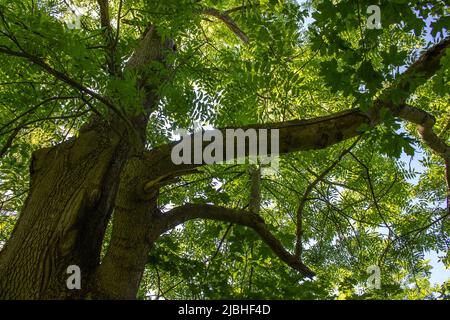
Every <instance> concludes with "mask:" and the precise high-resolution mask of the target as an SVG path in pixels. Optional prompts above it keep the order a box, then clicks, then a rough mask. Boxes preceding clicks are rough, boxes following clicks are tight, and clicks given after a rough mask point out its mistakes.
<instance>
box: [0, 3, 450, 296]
mask: <svg viewBox="0 0 450 320" xmlns="http://www.w3.org/2000/svg"><path fill="white" fill-rule="evenodd" d="M70 3H71V7H68V6H67V5H66V4H65V1H64V2H63V1H52V0H40V1H22V0H13V1H11V0H0V14H1V16H0V18H2V20H1V21H0V49H1V48H3V49H5V48H7V49H10V50H14V51H20V50H24V51H25V52H27V53H29V54H30V55H33V56H36V57H39V58H40V59H41V60H42V61H44V62H45V63H47V64H48V65H49V66H50V67H52V68H54V69H55V70H58V71H60V72H62V73H65V74H67V75H70V77H71V78H72V79H74V80H75V81H78V82H80V83H82V84H83V85H84V86H85V87H87V88H89V89H91V90H93V91H94V92H99V93H101V94H103V95H105V96H108V97H110V98H111V100H112V101H113V102H114V103H116V104H117V105H119V106H120V108H121V110H122V111H123V112H124V113H127V114H129V115H139V114H141V113H142V111H143V108H142V101H143V99H144V93H143V92H141V91H139V90H137V89H136V83H137V82H138V81H139V79H138V78H137V76H136V75H135V74H134V73H132V72H128V73H127V72H126V73H125V74H124V75H123V76H111V75H109V74H108V72H107V68H106V67H105V61H106V59H107V58H106V57H105V48H104V30H102V28H101V27H100V23H99V19H98V14H96V12H97V11H98V8H97V5H96V1H85V0H77V1H71V2H70ZM110 3H111V5H110V16H111V17H117V16H118V15H119V1H110ZM251 3H254V2H253V1H240V0H239V1H238V0H229V1H225V0H205V1H194V0H182V1H180V0H155V1H141V0H127V1H123V2H122V5H123V7H122V9H121V19H122V20H121V23H120V30H117V26H116V25H114V24H115V23H117V19H116V18H114V19H115V20H113V21H114V22H115V23H114V24H113V26H112V29H113V32H114V33H115V32H119V33H118V36H117V48H116V55H117V57H118V58H117V59H118V64H119V67H120V68H123V66H124V64H125V63H126V61H127V59H129V57H130V55H131V53H132V52H133V48H135V46H136V44H137V43H138V41H139V37H140V35H141V33H142V31H143V30H144V29H145V28H146V27H147V26H148V24H149V23H152V24H154V25H156V26H157V31H158V33H159V35H161V36H162V37H163V38H164V39H173V40H174V42H175V43H176V44H177V50H176V52H175V53H174V54H173V55H169V57H168V58H167V61H165V62H166V63H167V64H168V65H170V66H171V67H170V68H167V67H166V65H164V64H162V63H156V64H153V65H151V66H149V67H148V70H147V76H148V77H149V78H150V82H151V83H152V84H153V85H155V87H156V89H155V91H156V92H157V93H158V94H159V96H160V97H161V100H160V103H159V105H158V108H157V110H155V111H154V112H153V113H152V115H151V116H150V123H149V125H148V128H147V140H148V141H147V142H148V147H154V146H157V145H160V144H163V143H166V142H168V141H170V140H171V139H172V138H173V137H172V134H173V132H174V131H175V130H177V129H180V128H184V129H186V128H187V129H191V130H193V129H194V122H195V121H197V122H200V123H201V124H202V125H210V126H214V127H226V126H239V125H246V124H250V123H265V122H271V121H286V120H292V119H306V118H312V117H317V116H321V115H326V114H330V113H333V112H338V111H342V110H346V109H349V108H351V107H360V108H362V109H363V110H367V107H368V106H369V105H370V104H371V102H372V101H373V99H375V98H376V97H377V96H378V95H379V94H380V92H381V90H382V89H383V88H385V87H387V86H389V85H391V84H392V83H394V81H395V80H396V79H397V78H398V76H399V75H400V73H401V71H403V70H404V67H405V66H406V65H408V64H409V63H410V62H412V61H414V60H415V58H416V57H417V56H418V53H419V52H418V51H420V50H422V49H425V48H426V47H427V46H429V45H430V44H429V43H428V40H429V39H427V38H426V37H425V35H426V33H427V28H426V23H425V20H426V19H427V18H428V17H431V16H433V17H434V18H435V19H434V21H433V22H432V23H431V35H432V36H433V37H439V35H440V36H442V33H443V32H444V29H445V28H448V26H449V25H450V22H449V11H448V10H449V9H448V5H446V4H445V3H444V1H428V3H430V4H429V5H423V4H422V3H423V1H402V0H396V1H372V0H370V1H369V0H367V1H366V0H359V1H339V0H335V1H331V0H323V1H322V0H320V1H319V0H312V1H306V2H304V3H302V4H301V5H299V4H298V3H297V2H296V1H291V0H286V1H281V0H265V1H259V5H254V6H251V5H249V4H251ZM242 4H247V7H245V8H241V10H236V11H234V12H231V13H229V14H230V16H231V17H232V19H233V21H234V22H235V23H236V25H237V26H239V28H240V29H241V30H242V32H244V33H245V34H246V35H247V36H248V37H249V39H250V42H249V44H248V45H246V44H244V43H243V42H242V41H241V40H240V39H239V38H238V37H237V36H236V35H235V34H234V33H233V32H232V31H230V29H229V28H228V27H227V26H226V25H225V24H224V23H222V22H220V21H219V20H217V19H215V18H213V17H209V16H204V15H202V14H199V11H200V10H201V9H203V8H205V7H211V8H216V9H218V10H222V11H226V10H229V9H232V8H236V7H239V6H241V5H242ZM372 4H378V5H379V6H380V9H381V13H382V29H374V30H370V29H367V28H366V24H365V21H366V20H365V19H366V8H367V6H369V5H372ZM74 8H75V9H77V10H81V9H82V10H83V12H84V14H83V15H82V17H81V28H80V29H70V28H68V27H67V25H66V24H65V21H66V19H68V18H69V17H70V16H71V12H72V10H73V9H74ZM310 15H311V18H312V19H313V21H312V22H311V23H310V24H306V21H309V20H310V19H309V17H310ZM12 35H13V37H12ZM418 49H420V50H418ZM0 57H1V66H0V146H1V148H3V146H7V145H8V140H9V138H10V137H11V136H12V135H15V136H13V138H14V139H13V141H12V144H11V145H10V146H9V147H8V148H6V149H5V153H4V154H2V155H1V162H0V190H1V192H0V194H1V196H0V246H2V245H3V244H4V243H5V242H6V240H7V239H8V237H9V236H10V234H11V232H12V229H13V225H14V223H15V221H16V219H17V215H18V212H19V210H20V207H21V206H22V205H23V202H24V199H25V197H26V194H27V189H28V183H29V170H28V169H29V165H30V159H31V155H32V152H33V151H35V150H37V149H39V148H42V147H48V146H51V145H55V144H57V143H60V142H63V141H66V140H68V139H70V137H72V136H76V135H77V134H78V132H79V129H80V128H81V126H82V125H83V124H85V123H86V122H87V120H88V119H89V117H90V116H91V115H92V114H94V113H96V114H99V115H100V116H105V115H107V113H108V112H109V111H108V110H107V108H106V107H105V106H104V104H102V103H100V102H99V101H97V100H95V99H91V98H89V97H88V96H86V95H84V94H81V93H80V91H79V90H77V89H74V88H73V87H72V86H69V85H67V84H65V83H63V82H61V81H59V80H56V79H55V78H54V77H52V76H51V75H49V74H48V72H46V71H45V70H43V69H42V68H41V67H40V66H39V65H37V64H36V63H33V62H30V61H28V60H26V59H23V58H21V57H17V56H11V55H5V54H3V53H1V52H0ZM442 65H443V68H442V70H441V71H440V72H439V73H438V74H437V75H436V76H435V77H434V78H433V79H432V81H429V82H428V83H426V84H425V85H423V86H421V87H419V88H418V89H417V90H416V92H414V94H413V95H412V96H411V97H410V98H409V99H408V103H410V104H411V105H413V106H417V107H420V108H422V109H423V110H425V111H427V112H429V113H431V114H433V115H434V116H435V117H436V119H437V122H436V126H435V131H436V132H437V133H439V136H440V137H441V138H442V139H443V140H444V141H448V140H449V139H450V132H449V130H448V129H449V120H448V119H449V112H450V111H449V109H450V108H449V101H450V100H449V98H450V96H449V92H450V87H449V86H450V82H449V81H450V80H449V79H450V77H449V72H450V55H449V54H447V56H446V58H444V59H443V61H442ZM389 98H391V99H392V101H393V102H394V103H395V102H398V101H400V100H401V99H403V98H405V93H404V92H401V91H400V90H392V91H391V92H390V97H389ZM382 119H383V125H381V126H379V127H377V128H376V129H371V128H370V127H369V126H363V127H361V128H360V130H361V131H362V132H364V134H363V138H362V140H361V141H360V142H359V143H358V145H357V146H356V147H355V148H354V149H353V150H352V154H351V155H350V154H347V155H345V156H344V157H343V159H342V160H341V161H340V163H339V165H337V166H336V167H335V168H334V169H333V170H332V171H331V172H330V173H329V174H328V175H327V176H326V177H325V178H324V179H323V180H322V181H320V182H319V183H318V184H317V185H316V187H315V188H314V189H313V190H312V192H311V194H310V195H309V196H308V201H307V204H306V207H305V211H304V214H303V215H304V217H303V219H304V222H303V225H304V230H303V244H304V251H303V261H304V262H305V263H306V264H307V265H308V266H310V267H311V268H312V269H314V271H315V272H317V277H316V279H314V280H313V281H310V280H305V279H302V278H301V277H300V276H299V274H298V273H297V272H296V271H294V270H291V269H289V267H287V266H286V265H285V264H284V263H283V262H281V261H280V260H279V259H278V258H277V257H276V256H275V255H274V254H273V253H272V252H271V251H270V249H269V248H268V247H267V246H266V245H265V244H263V243H262V242H261V241H260V240H259V238H258V236H257V235H256V234H255V233H254V232H253V231H251V230H249V229H247V228H244V227H242V226H237V225H226V224H223V223H219V222H211V221H190V222H188V223H186V224H185V225H183V227H178V228H176V229H174V230H172V231H170V232H168V233H167V234H165V235H163V236H162V237H161V239H160V240H159V241H158V242H157V244H156V247H155V248H154V250H152V251H151V253H150V255H149V259H148V266H147V268H146V271H145V274H144V277H143V280H142V285H141V288H140V292H139V298H142V299H148V298H155V296H157V297H159V298H161V297H162V298H167V299H177V298H184V299H190V298H207V299H220V298H230V299H233V298H251V299H263V298H272V299H425V298H426V299H431V298H445V299H448V298H449V295H450V293H449V290H450V289H449V282H448V281H447V282H446V283H444V284H443V285H442V286H439V285H432V284H431V283H430V281H429V279H430V265H429V263H428V262H427V261H426V260H425V254H426V253H428V252H431V251H437V252H440V253H442V252H444V254H445V256H444V257H443V263H444V264H445V265H446V266H448V265H449V263H450V256H449V253H448V243H449V230H450V225H449V220H448V219H442V217H443V216H444V215H445V214H446V213H445V208H444V205H443V202H444V201H445V197H446V189H445V188H446V187H445V183H444V181H445V179H444V172H443V169H442V168H443V163H442V160H440V158H437V157H436V156H435V155H433V154H431V153H430V152H429V151H427V150H426V149H423V148H421V147H420V144H419V143H418V141H419V137H418V135H417V133H416V130H415V127H414V126H412V125H409V124H404V125H400V124H399V123H398V122H397V120H396V119H394V118H393V117H392V115H391V114H390V113H388V112H384V111H383V112H382ZM16 129H17V130H18V131H17V132H16ZM351 142H353V141H349V142H343V143H341V144H339V145H336V146H333V147H331V148H328V149H326V150H319V151H310V152H303V153H295V154H290V155H286V156H283V157H282V159H281V165H280V170H279V172H276V173H274V174H270V175H267V176H264V177H263V180H262V184H261V189H262V208H261V211H262V212H261V215H262V216H263V217H264V219H265V220H266V223H267V224H268V226H269V228H270V230H271V231H272V232H273V233H274V235H275V236H276V237H277V238H279V239H280V241H281V242H282V243H283V245H284V246H285V247H286V248H287V249H288V250H290V251H291V252H292V251H293V250H294V243H295V232H296V216H295V215H296V211H297V208H298V205H299V200H300V199H301V197H302V195H303V194H304V192H305V190H306V189H307V187H308V185H309V184H310V183H311V182H312V181H314V179H316V178H317V176H318V175H320V174H321V172H323V171H324V170H325V169H326V168H327V167H328V166H329V165H331V163H332V162H333V161H334V160H335V159H336V158H338V157H339V154H340V153H341V152H342V150H344V148H346V147H349V146H350V144H351ZM1 148H0V150H1ZM408 156H415V159H416V160H417V159H421V161H422V166H423V170H419V171H420V172H416V171H414V168H410V166H409V165H408V164H407V163H405V159H408ZM249 188H250V182H249V166H247V165H214V166H208V167H205V168H202V169H201V170H200V171H199V173H197V174H193V175H190V176H187V177H183V178H182V179H181V180H180V181H179V182H177V183H174V184H172V185H169V186H166V187H164V188H163V189H162V190H161V194H160V196H159V199H158V201H159V206H160V208H161V210H163V211H165V210H168V209H170V208H171V207H173V206H177V205H182V204H184V203H187V202H190V203H212V204H215V205H222V206H226V207H230V208H239V209H242V208H246V207H247V206H248V204H249V199H248V198H249ZM110 228H111V226H109V229H108V234H109V233H110ZM107 245H108V237H107V239H106V241H105V243H104V247H106V246H107ZM370 265H380V266H381V271H382V273H381V274H382V280H381V282H382V289H379V290H377V289H368V288H367V286H366V280H367V278H368V274H367V272H366V269H367V267H368V266H370Z"/></svg>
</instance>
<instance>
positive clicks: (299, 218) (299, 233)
mask: <svg viewBox="0 0 450 320" xmlns="http://www.w3.org/2000/svg"><path fill="white" fill-rule="evenodd" d="M359 140H360V137H359V138H358V139H357V140H356V141H355V142H353V144H352V145H351V146H350V147H348V148H347V149H345V150H344V151H342V152H341V153H340V154H339V156H338V157H337V159H336V160H335V161H333V163H332V164H331V165H330V166H329V167H327V168H326V169H325V170H324V171H323V172H322V173H321V174H320V175H318V176H317V177H316V179H314V181H313V182H312V183H310V184H309V185H308V187H307V188H306V190H305V193H304V194H303V196H302V198H301V200H300V204H299V206H298V210H297V234H296V236H297V240H296V244H295V256H296V257H297V258H300V257H301V254H302V236H303V211H304V209H305V206H306V203H307V202H308V200H309V195H310V194H311V192H312V191H313V190H314V188H315V187H316V186H317V184H318V183H319V182H320V181H322V180H323V179H324V178H325V177H326V176H327V175H328V174H329V173H330V172H331V171H332V170H333V169H334V168H335V167H336V166H337V165H338V164H339V162H341V160H342V158H344V156H345V155H347V154H348V153H349V152H350V151H351V150H352V149H353V148H354V147H355V146H356V144H357V143H358V142H359Z"/></svg>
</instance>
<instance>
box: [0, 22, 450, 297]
mask: <svg viewBox="0 0 450 320" xmlns="http://www.w3.org/2000/svg"><path fill="white" fill-rule="evenodd" d="M154 30H155V28H154V27H152V26H149V28H148V30H147V31H146V33H145V34H144V36H143V38H142V39H141V43H140V45H139V46H138V48H137V49H136V51H135V53H134V55H133V56H132V58H131V59H130V60H129V61H130V62H129V65H128V68H129V69H133V70H139V69H140V68H141V67H142V66H145V65H147V64H148V63H149V62H150V61H151V60H162V59H163V57H164V55H162V50H163V48H165V47H167V45H168V44H167V43H162V42H161V41H160V39H159V38H158V37H157V35H156V33H155V32H154ZM449 43H450V40H449V39H447V40H445V41H444V42H443V43H441V44H439V45H438V46H436V47H434V48H433V49H432V50H430V51H428V52H427V53H426V54H425V55H424V56H423V57H422V58H421V59H419V60H418V62H416V63H415V64H413V65H412V66H411V68H409V69H408V71H407V72H406V73H405V75H404V76H403V77H402V78H401V79H400V81H399V83H398V84H397V85H396V86H395V87H394V88H395V89H401V90H403V91H405V92H406V93H411V92H412V91H413V90H414V89H415V87H416V86H417V85H420V84H421V83H423V82H425V81H426V80H427V79H428V78H429V77H431V76H432V75H433V74H434V73H435V72H436V70H437V69H438V68H439V61H440V58H441V57H442V56H443V54H444V51H445V49H446V48H447V47H448V46H449ZM0 53H3V54H9V55H13V56H16V57H20V58H24V59H28V60H29V61H32V62H34V63H35V64H36V65H38V66H40V67H41V68H42V69H43V70H44V71H46V72H47V73H49V74H50V75H52V76H53V77H55V78H57V79H59V80H61V81H62V82H64V83H65V84H67V85H69V86H71V87H73V88H75V89H77V90H79V91H80V92H82V93H84V94H87V95H89V96H91V97H93V98H95V99H97V100H98V101H100V102H102V103H103V104H105V105H106V106H107V107H109V108H110V109H111V110H113V111H115V113H116V114H117V119H119V118H120V119H121V120H120V121H119V120H117V119H116V122H113V124H109V125H107V124H106V123H103V122H101V121H99V122H95V123H94V125H92V126H89V128H86V129H85V130H83V131H82V132H81V133H80V135H79V137H78V138H76V139H72V140H70V141H67V142H65V143H62V144H60V145H58V146H55V147H52V148H47V149H42V150H39V151H37V152H35V153H34V155H33V161H32V164H31V168H30V171H31V186H30V192H29V195H28V198H27V201H26V203H25V205H24V208H23V210H22V212H21V214H20V217H19V221H18V222H17V224H16V226H15V229H14V231H13V234H12V236H11V238H10V240H9V241H8V243H7V245H6V246H5V248H3V250H2V251H1V252H0V298H3V299H6V298H9V299H11V298H14V299H36V298H41V299H42V298H60V299H61V298H94V299H95V298H126V299H132V298H135V296H136V293H137V290H138V286H139V282H140V279H141V277H142V273H143V271H144V268H145V263H146V260H147V255H148V251H149V250H150V249H151V247H152V244H153V243H154V242H155V241H156V240H157V238H158V236H159V235H160V234H161V233H163V232H164V231H166V230H168V229H170V228H172V227H174V226H175V225H177V224H179V223H183V222H184V221H187V220H189V219H195V218H202V219H214V220H220V221H226V222H232V223H238V224H241V225H244V226H247V227H250V228H252V229H254V230H255V231H256V232H257V233H258V234H259V235H260V237H261V238H262V239H263V240H264V241H265V242H266V243H267V244H268V245H269V247H270V248H271V249H272V250H273V251H274V252H275V253H276V254H277V255H278V256H279V257H280V259H282V260H283V261H285V262H286V263H287V264H288V265H290V266H291V267H293V268H295V269H297V270H299V271H300V272H303V273H304V274H309V275H310V276H311V275H312V272H311V271H310V270H309V269H308V268H307V267H305V266H304V265H303V264H302V263H301V262H300V261H299V260H298V259H297V258H296V257H295V256H294V255H292V254H290V253H289V252H287V251H286V250H285V249H284V248H283V247H282V245H281V243H280V242H279V241H278V240H277V239H276V238H274V237H273V235H272V234H271V233H270V232H269V230H268V228H267V227H266V226H265V224H264V221H263V220H261V218H260V217H259V216H258V215H255V214H248V213H243V212H240V211H235V210H231V209H228V208H220V207H215V206H208V205H204V206H190V205H186V206H183V207H179V208H175V209H173V210H172V211H171V212H170V213H166V215H165V216H163V215H161V214H160V213H159V212H158V210H157V207H156V198H157V196H158V189H159V188H160V186H161V185H163V184H164V183H169V182H170V181H171V179H172V178H174V177H176V176H179V175H182V174H186V173H189V172H192V170H193V169H195V168H196V167H198V166H199V165H180V166H175V165H173V164H172V163H171V161H170V150H171V148H172V146H173V145H165V146H161V147H160V148H157V149H154V150H152V151H149V152H144V151H143V143H144V141H143V139H136V138H135V133H136V132H134V131H133V130H131V131H130V127H129V125H130V124H131V126H132V127H133V128H134V129H135V131H137V132H138V135H139V136H140V137H141V138H142V137H144V131H143V130H144V128H145V125H146V115H145V114H144V115H142V116H140V117H138V118H135V119H131V118H130V119H125V120H124V119H122V117H123V116H124V115H123V114H122V113H121V111H120V110H119V109H117V107H116V106H115V105H113V104H112V103H111V101H110V100H109V99H108V98H105V97H103V96H101V95H99V94H97V93H95V92H92V91H91V90H89V89H87V88H86V87H84V86H83V85H82V84H81V83H78V82H76V81H74V80H72V79H71V78H70V77H68V76H67V75H66V74H63V73H62V72H60V71H58V70H56V69H54V68H53V67H51V66H49V65H48V64H47V63H45V61H44V60H42V59H39V58H37V57H35V56H32V55H30V54H29V53H27V52H16V51H12V50H9V49H5V48H0ZM419 74H420V77H419ZM412 83H413V84H414V85H412ZM140 85H141V86H142V87H144V88H146V89H147V93H148V94H147V99H146V101H145V102H144V104H145V110H146V111H147V112H149V111H150V110H151V107H152V106H154V104H155V101H157V98H156V97H155V95H154V93H153V87H152V85H151V84H148V83H147V81H146V79H145V78H144V77H142V79H141V84H140ZM388 93H389V90H387V91H386V94H385V95H382V97H381V98H380V99H379V100H377V101H375V102H374V106H373V108H372V109H370V110H369V112H363V111H362V110H360V109H353V110H348V111H344V112H341V113H338V114H334V115H329V116H326V117H320V118H316V119H311V120H294V121H289V122H283V123H275V124H265V125H255V126H251V127H254V128H269V129H270V128H278V129H279V130H280V151H281V153H288V152H293V151H301V150H311V149H320V148H325V147H327V146H330V145H333V144H336V143H338V142H340V141H343V140H346V139H349V138H352V137H355V136H357V135H359V134H360V133H361V132H360V131H359V130H358V128H359V127H360V125H361V124H363V123H367V124H370V125H373V126H374V125H377V124H379V123H380V119H379V108H380V107H382V106H384V107H388V108H389V109H390V110H391V111H392V112H393V114H394V115H396V116H399V117H402V118H403V119H406V120H408V121H412V122H414V123H416V124H418V125H419V132H420V133H421V136H422V138H423V140H424V142H425V143H427V144H429V145H430V147H431V148H434V149H436V152H438V153H439V154H444V155H445V156H447V157H448V155H449V151H448V150H449V149H448V146H447V145H446V144H445V143H444V144H442V143H441V142H442V141H437V140H436V137H435V135H433V133H432V126H433V124H434V123H431V122H429V121H425V120H423V118H420V119H419V118H417V117H416V116H415V115H416V114H421V112H423V111H421V110H418V109H411V108H410V107H409V108H407V107H406V106H405V104H404V103H402V104H401V105H392V104H391V103H390V102H389V101H388V100H387V99H388V97H389V94H388ZM119 115H120V116H119ZM147 115H148V114H147ZM425 115H426V113H425ZM244 129H245V128H244ZM133 137H134V138H133ZM113 212H114V219H113V231H112V238H111V241H110V245H109V248H108V251H107V253H106V256H105V257H104V259H103V261H102V263H101V264H100V250H101V245H102V241H103V238H104V233H105V229H106V226H107V223H108V221H109V219H110V217H111V215H112V213H113ZM74 264H75V265H78V266H79V267H80V268H81V271H82V290H80V291H77V290H68V289H67V287H66V279H67V274H66V270H67V267H68V266H69V265H74Z"/></svg>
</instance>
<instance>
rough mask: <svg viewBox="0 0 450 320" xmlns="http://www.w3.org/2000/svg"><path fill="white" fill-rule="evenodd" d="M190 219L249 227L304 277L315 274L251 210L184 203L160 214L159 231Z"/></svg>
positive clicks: (169, 228) (166, 229)
mask: <svg viewBox="0 0 450 320" xmlns="http://www.w3.org/2000/svg"><path fill="white" fill-rule="evenodd" d="M192 219H210V220H216V221H223V222H228V223H235V224H239V225H242V226H246V227H249V228H251V229H253V230H254V231H255V232H256V233H258V235H259V236H260V237H261V239H262V240H263V241H264V242H265V243H266V244H267V245H268V246H269V247H270V249H271V250H272V251H273V252H274V253H275V254H276V255H277V256H278V257H279V258H280V259H281V260H282V261H283V262H285V263H286V264H287V265H289V266H290V267H292V268H293V269H295V270H297V271H298V272H300V273H301V274H302V275H304V276H306V277H309V278H312V277H314V275H315V274H314V272H313V271H311V270H310V269H309V268H308V267H307V266H305V265H304V264H303V263H302V262H301V261H300V260H298V259H296V258H295V257H294V255H292V254H291V253H289V252H288V251H287V250H286V249H285V248H284V246H283V245H282V243H281V242H280V241H279V240H278V239H277V238H276V237H275V236H274V235H273V234H272V233H271V232H270V231H269V229H268V227H267V225H266V224H265V222H264V220H263V218H262V217H261V216H260V215H257V214H254V213H252V212H248V211H244V210H236V209H229V208H225V207H220V206H214V205H208V204H185V205H182V206H179V207H176V208H174V209H172V210H170V211H169V212H166V213H164V214H162V215H161V218H160V221H159V224H160V226H161V230H162V232H161V233H164V232H167V231H168V230H171V229H173V228H174V227H176V226H177V225H179V224H182V223H184V222H186V221H189V220H192Z"/></svg>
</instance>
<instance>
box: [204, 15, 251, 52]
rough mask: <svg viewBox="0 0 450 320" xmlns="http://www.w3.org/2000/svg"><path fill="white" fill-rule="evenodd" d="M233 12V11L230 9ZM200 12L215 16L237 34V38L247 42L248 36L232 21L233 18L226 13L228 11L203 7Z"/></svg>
mask: <svg viewBox="0 0 450 320" xmlns="http://www.w3.org/2000/svg"><path fill="white" fill-rule="evenodd" d="M231 12H233V11H231ZM200 13H201V14H204V15H209V16H212V17H215V18H217V19H219V20H221V21H222V22H223V23H224V24H225V25H226V26H227V27H228V29H230V30H231V31H232V32H233V33H234V34H235V35H237V36H238V37H239V39H241V40H242V42H244V43H245V44H247V45H248V44H249V42H250V40H249V38H248V36H247V35H246V34H245V33H244V31H242V30H241V29H240V28H239V27H238V26H237V24H236V23H235V22H234V20H233V19H231V17H230V16H229V15H228V13H230V11H228V13H227V12H221V11H219V10H217V9H214V8H203V9H202V10H201V11H200Z"/></svg>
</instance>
